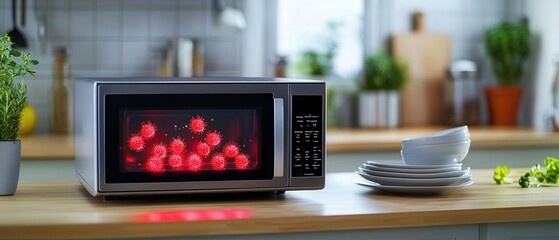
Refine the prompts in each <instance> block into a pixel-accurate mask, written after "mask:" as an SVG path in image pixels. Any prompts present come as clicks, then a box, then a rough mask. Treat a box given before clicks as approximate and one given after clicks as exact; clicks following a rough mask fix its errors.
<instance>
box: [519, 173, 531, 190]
mask: <svg viewBox="0 0 559 240" xmlns="http://www.w3.org/2000/svg"><path fill="white" fill-rule="evenodd" d="M518 184H519V185H520V186H521V187H522V188H529V187H530V173H526V174H524V175H522V176H521V177H520V179H518Z"/></svg>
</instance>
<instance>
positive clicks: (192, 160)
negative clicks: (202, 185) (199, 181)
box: [186, 153, 202, 172]
mask: <svg viewBox="0 0 559 240" xmlns="http://www.w3.org/2000/svg"><path fill="white" fill-rule="evenodd" d="M201 167H202V158H201V157H200V156H198V155H196V154H194V153H193V154H190V155H188V157H187V158H186V169H188V170H190V171H194V172H196V171H198V170H200V168H201Z"/></svg>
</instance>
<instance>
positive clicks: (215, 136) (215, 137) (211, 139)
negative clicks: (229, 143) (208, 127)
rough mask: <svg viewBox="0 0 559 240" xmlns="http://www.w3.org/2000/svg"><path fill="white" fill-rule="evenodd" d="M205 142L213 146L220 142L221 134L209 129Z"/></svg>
mask: <svg viewBox="0 0 559 240" xmlns="http://www.w3.org/2000/svg"><path fill="white" fill-rule="evenodd" d="M206 143H207V144H208V145H210V146H212V147H215V146H217V145H219V144H220V143H221V134H220V133H218V132H217V131H211V132H209V133H208V134H206Z"/></svg>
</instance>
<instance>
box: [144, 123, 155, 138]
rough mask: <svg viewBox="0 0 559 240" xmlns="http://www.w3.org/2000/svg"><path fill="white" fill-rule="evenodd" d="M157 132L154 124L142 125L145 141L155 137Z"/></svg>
mask: <svg viewBox="0 0 559 240" xmlns="http://www.w3.org/2000/svg"><path fill="white" fill-rule="evenodd" d="M156 132H157V127H156V126H155V125H153V123H150V122H146V123H142V128H141V129H140V134H141V135H142V137H143V138H144V139H151V138H153V137H154V136H155V134H156Z"/></svg>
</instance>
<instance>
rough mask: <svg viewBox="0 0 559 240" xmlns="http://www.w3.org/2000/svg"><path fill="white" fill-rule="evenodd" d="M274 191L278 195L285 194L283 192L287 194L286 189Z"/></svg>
mask: <svg viewBox="0 0 559 240" xmlns="http://www.w3.org/2000/svg"><path fill="white" fill-rule="evenodd" d="M273 193H274V194H276V195H283V194H285V190H284V191H274V192H273Z"/></svg>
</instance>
